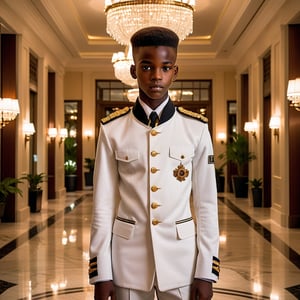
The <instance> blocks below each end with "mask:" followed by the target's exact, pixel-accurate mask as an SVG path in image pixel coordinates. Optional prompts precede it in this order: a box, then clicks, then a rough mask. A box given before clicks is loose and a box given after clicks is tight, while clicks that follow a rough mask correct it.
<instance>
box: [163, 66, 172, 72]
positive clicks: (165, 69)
mask: <svg viewBox="0 0 300 300" xmlns="http://www.w3.org/2000/svg"><path fill="white" fill-rule="evenodd" d="M172 69H173V67H172V66H164V67H162V70H163V71H164V72H168V71H170V70H172Z"/></svg>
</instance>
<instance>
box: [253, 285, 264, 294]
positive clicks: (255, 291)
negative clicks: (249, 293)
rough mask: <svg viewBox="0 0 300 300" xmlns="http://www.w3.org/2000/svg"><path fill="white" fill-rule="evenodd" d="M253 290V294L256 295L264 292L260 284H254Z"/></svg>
mask: <svg viewBox="0 0 300 300" xmlns="http://www.w3.org/2000/svg"><path fill="white" fill-rule="evenodd" d="M252 288H253V292H254V293H256V294H258V293H261V291H262V286H261V284H260V283H258V282H254V283H253V287H252Z"/></svg>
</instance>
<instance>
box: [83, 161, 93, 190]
mask: <svg viewBox="0 0 300 300" xmlns="http://www.w3.org/2000/svg"><path fill="white" fill-rule="evenodd" d="M84 162H85V164H84V167H85V168H86V169H87V170H88V172H84V179H85V185H86V186H93V175H94V166H95V159H94V158H88V157H86V158H85V159H84Z"/></svg>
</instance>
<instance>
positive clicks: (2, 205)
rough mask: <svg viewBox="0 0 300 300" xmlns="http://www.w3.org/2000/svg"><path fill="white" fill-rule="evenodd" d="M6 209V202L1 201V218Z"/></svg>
mask: <svg viewBox="0 0 300 300" xmlns="http://www.w3.org/2000/svg"><path fill="white" fill-rule="evenodd" d="M4 210H5V203H4V202H0V219H2V218H3V216H4Z"/></svg>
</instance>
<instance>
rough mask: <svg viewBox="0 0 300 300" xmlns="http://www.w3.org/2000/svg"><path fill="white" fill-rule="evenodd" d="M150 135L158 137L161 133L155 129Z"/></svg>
mask: <svg viewBox="0 0 300 300" xmlns="http://www.w3.org/2000/svg"><path fill="white" fill-rule="evenodd" d="M150 134H151V135H152V136H156V135H158V134H159V132H157V131H156V130H155V129H152V130H151V132H150Z"/></svg>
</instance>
